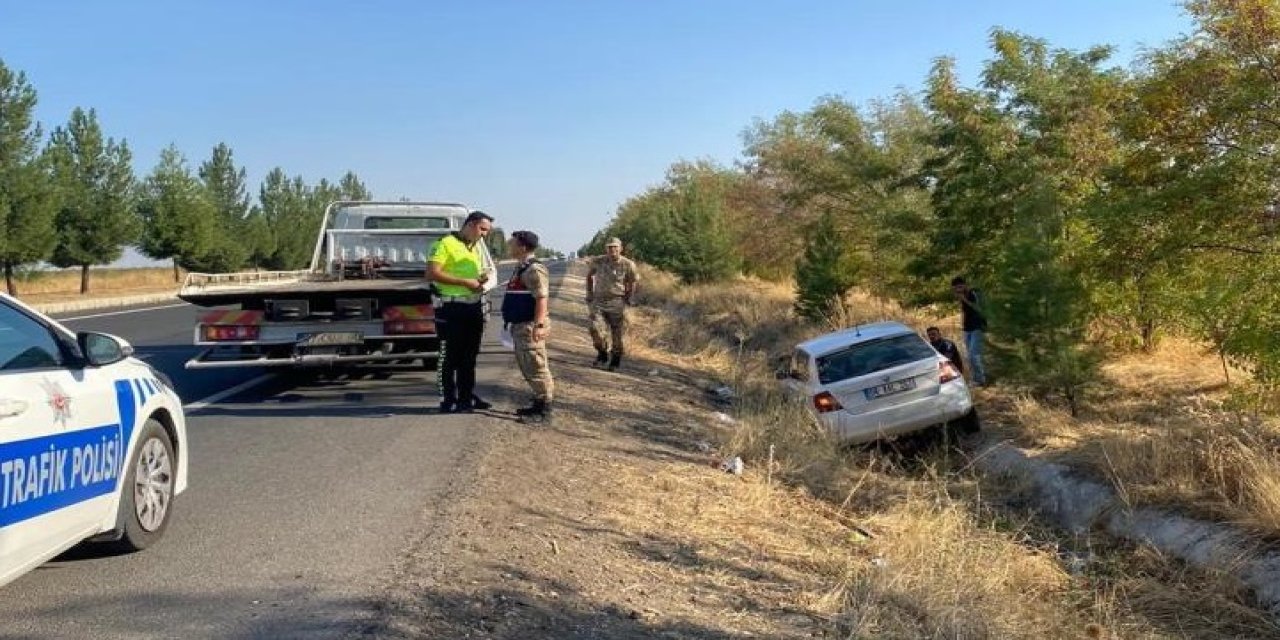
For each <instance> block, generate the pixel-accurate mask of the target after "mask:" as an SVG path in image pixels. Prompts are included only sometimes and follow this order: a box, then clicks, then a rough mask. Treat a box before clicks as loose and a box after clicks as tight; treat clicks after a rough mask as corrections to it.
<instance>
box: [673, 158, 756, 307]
mask: <svg viewBox="0 0 1280 640" xmlns="http://www.w3.org/2000/svg"><path fill="white" fill-rule="evenodd" d="M722 177H723V174H719V173H718V172H716V171H715V170H714V169H713V170H710V171H708V170H706V169H705V168H703V167H698V166H685V165H677V166H676V167H674V168H673V169H672V172H671V175H670V176H669V177H668V183H669V184H670V185H671V187H670V188H671V189H672V190H673V192H674V196H675V197H673V198H671V199H670V200H669V201H668V202H670V203H671V204H672V205H673V208H672V210H671V211H670V214H669V218H670V220H671V223H672V226H673V229H674V231H675V237H676V239H677V241H676V242H675V243H673V246H672V250H673V251H674V255H673V256H672V259H673V262H674V266H675V272H676V274H677V275H679V276H680V278H681V279H682V280H684V281H685V282H714V281H716V280H723V279H725V278H729V277H732V276H734V275H736V274H738V273H739V270H740V267H741V261H740V259H739V256H738V252H737V245H736V243H735V242H734V238H733V237H732V236H731V235H730V233H729V228H728V225H727V224H726V222H725V214H724V210H725V195H726V190H725V187H726V185H725V184H724V183H723V182H722V181H721V178H722Z"/></svg>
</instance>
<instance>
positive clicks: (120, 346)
mask: <svg viewBox="0 0 1280 640" xmlns="http://www.w3.org/2000/svg"><path fill="white" fill-rule="evenodd" d="M76 342H77V343H79V345H80V353H83V354H84V359H85V362H86V363H88V364H89V365H90V366H94V367H105V366H107V365H109V364H115V363H117V362H120V361H121V360H124V359H125V358H128V357H129V356H131V355H133V347H132V346H130V345H129V343H128V342H125V341H124V340H123V339H122V338H117V337H116V336H113V335H109V334H106V333H94V332H91V331H83V332H80V333H78V334H76Z"/></svg>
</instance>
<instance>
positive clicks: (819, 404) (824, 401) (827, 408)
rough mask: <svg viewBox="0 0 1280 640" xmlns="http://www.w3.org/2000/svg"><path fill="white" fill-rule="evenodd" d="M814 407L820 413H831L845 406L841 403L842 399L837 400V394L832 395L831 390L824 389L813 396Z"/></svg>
mask: <svg viewBox="0 0 1280 640" xmlns="http://www.w3.org/2000/svg"><path fill="white" fill-rule="evenodd" d="M813 408H815V409H817V410H818V413H831V412H832V411H839V410H841V409H843V408H844V407H843V406H841V405H840V401H839V400H836V397H835V396H833V395H831V392H829V391H823V392H822V393H819V394H818V395H816V396H814V397H813Z"/></svg>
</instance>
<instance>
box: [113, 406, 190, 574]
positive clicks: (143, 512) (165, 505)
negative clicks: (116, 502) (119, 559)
mask: <svg viewBox="0 0 1280 640" xmlns="http://www.w3.org/2000/svg"><path fill="white" fill-rule="evenodd" d="M138 440H139V442H141V443H142V444H141V445H140V446H139V447H138V450H137V451H136V452H135V453H134V456H133V459H132V460H131V461H130V463H129V467H128V470H129V475H128V477H126V478H125V481H124V485H123V487H122V488H121V495H120V519H121V520H122V521H123V527H122V529H123V535H122V536H121V538H120V540H119V541H118V542H117V543H116V545H115V546H116V547H118V548H119V549H120V550H122V551H141V550H142V549H146V548H147V547H149V546H151V545H152V544H155V543H156V542H157V541H158V540H159V539H160V536H162V535H163V534H164V530H165V529H166V528H167V527H168V526H169V516H170V514H171V513H172V511H173V485H174V477H175V468H174V465H175V464H176V462H177V457H176V456H174V454H173V442H172V441H170V439H169V433H168V432H167V431H165V429H164V427H163V426H162V425H161V424H160V423H159V422H156V421H155V420H147V423H146V425H145V426H143V428H142V433H141V434H139V436H138Z"/></svg>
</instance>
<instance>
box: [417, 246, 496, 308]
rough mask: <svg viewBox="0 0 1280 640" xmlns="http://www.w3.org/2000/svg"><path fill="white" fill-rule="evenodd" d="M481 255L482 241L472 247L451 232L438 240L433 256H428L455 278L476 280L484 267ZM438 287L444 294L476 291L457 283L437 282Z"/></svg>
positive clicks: (432, 251) (465, 294)
mask: <svg viewBox="0 0 1280 640" xmlns="http://www.w3.org/2000/svg"><path fill="white" fill-rule="evenodd" d="M482 260H483V259H482V258H481V255H480V241H476V243H475V244H473V245H471V246H470V247H468V246H467V243H466V242H464V241H463V240H462V237H461V236H459V235H458V234H457V233H451V234H449V235H447V236H445V237H443V238H441V239H439V240H438V241H436V243H435V245H434V246H433V247H432V248H431V257H429V258H427V261H428V262H434V263H436V264H438V265H440V267H441V268H442V269H443V270H444V272H445V273H447V274H449V275H451V276H453V277H455V278H466V279H471V280H476V279H478V278H479V277H480V272H481V270H482V269H483V268H484V265H483V263H482ZM435 284H436V289H439V290H440V295H442V296H469V295H473V294H474V292H473V291H471V290H470V289H468V288H466V287H464V286H462V285H457V284H445V283H443V282H437V283H435Z"/></svg>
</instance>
